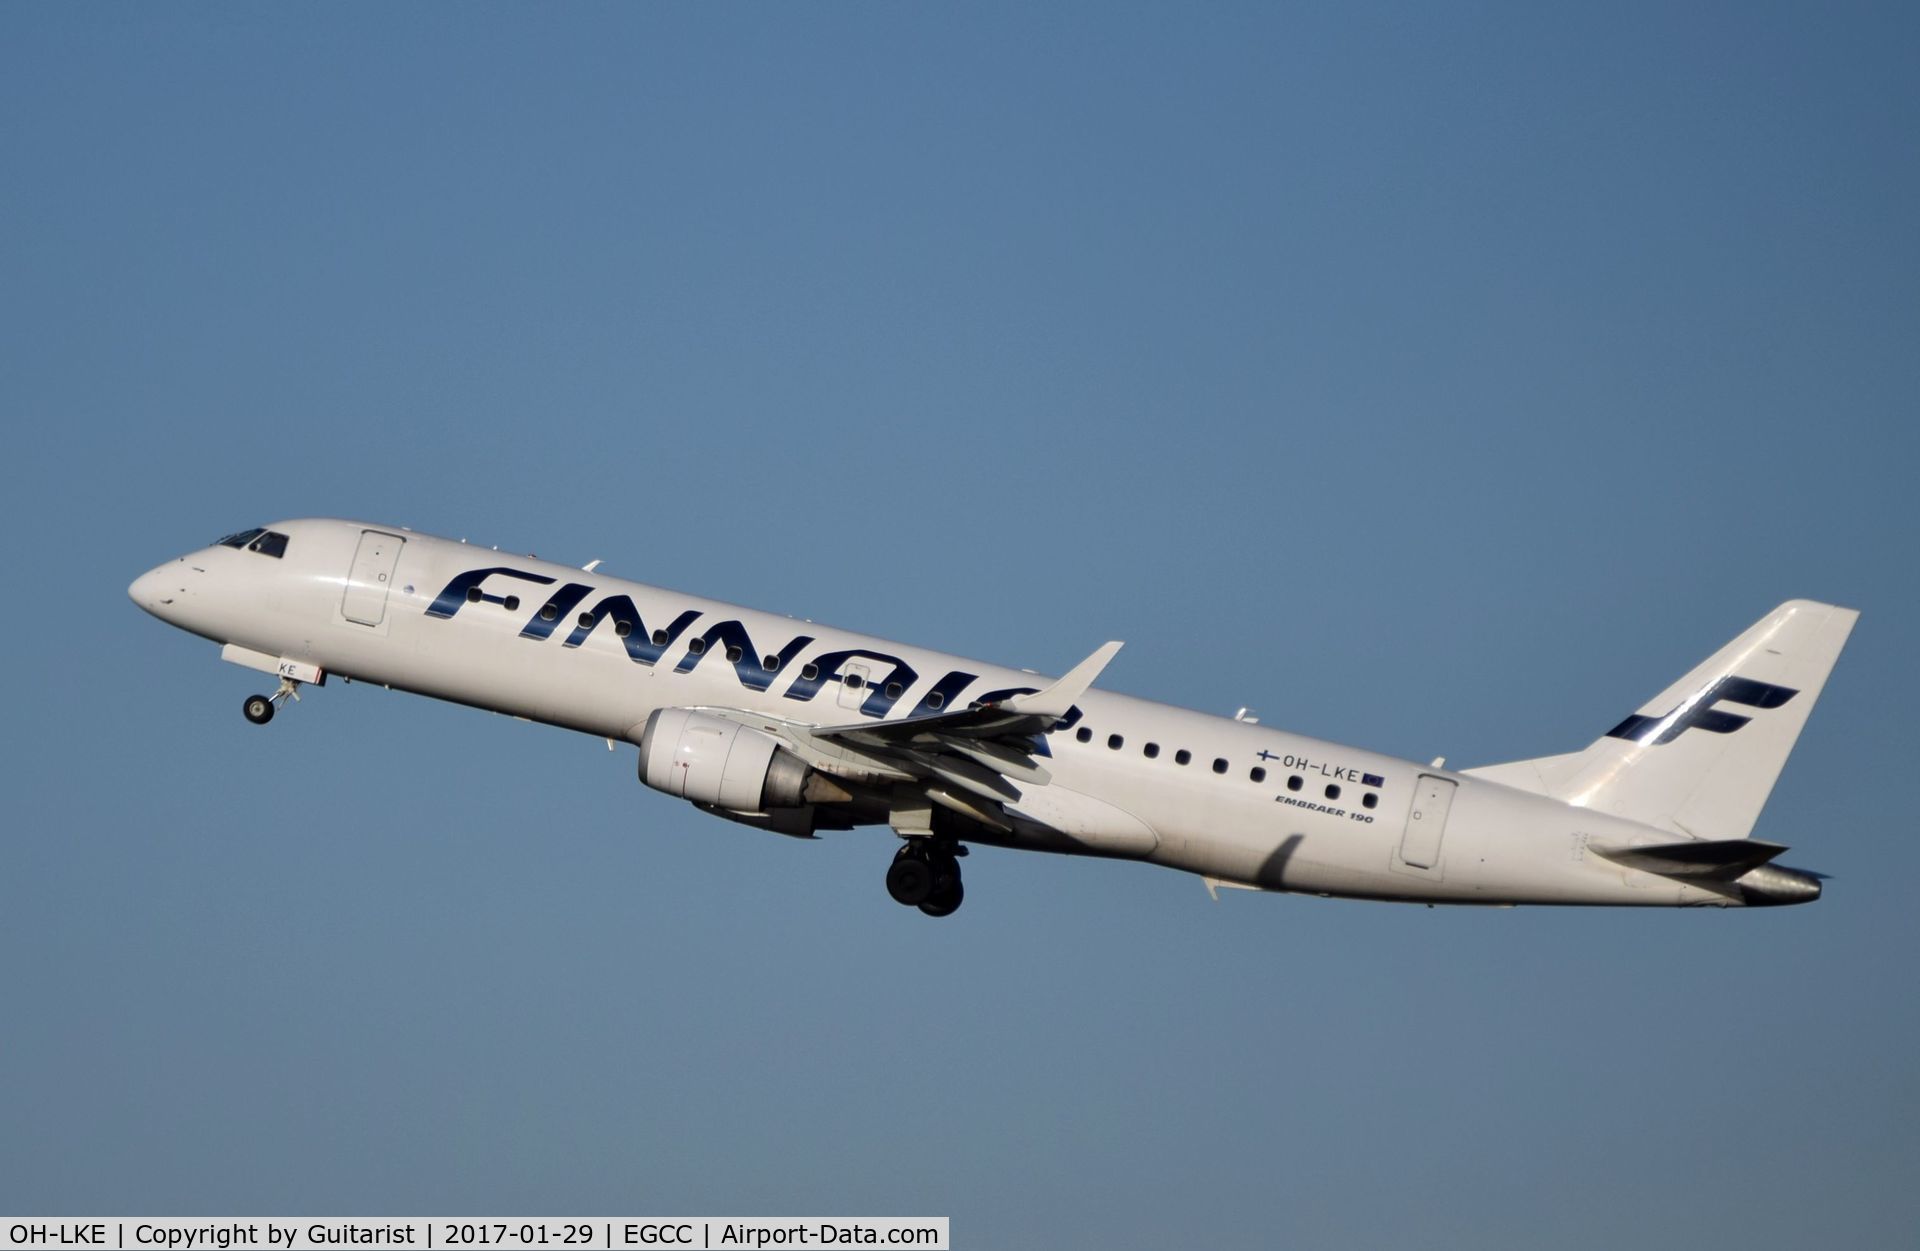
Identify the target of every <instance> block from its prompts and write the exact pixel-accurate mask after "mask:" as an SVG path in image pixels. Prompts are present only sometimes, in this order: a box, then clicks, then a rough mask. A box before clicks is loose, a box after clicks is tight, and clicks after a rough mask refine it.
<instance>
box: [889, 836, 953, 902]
mask: <svg viewBox="0 0 1920 1251" xmlns="http://www.w3.org/2000/svg"><path fill="white" fill-rule="evenodd" d="M965 854H966V849H965V848H963V847H957V846H955V845H954V844H953V843H950V842H947V841H945V840H941V841H939V842H935V841H934V840H933V839H929V838H910V839H908V840H907V841H906V843H905V844H904V845H903V846H902V847H901V848H900V850H899V851H898V852H896V853H895V854H894V857H893V863H892V864H890V865H888V866H887V893H888V894H889V895H892V896H893V898H894V902H896V903H901V904H905V905H906V906H907V907H909V908H918V909H920V911H922V912H924V913H926V914H927V915H928V916H930V917H944V916H951V915H952V914H953V912H954V911H955V910H956V909H958V908H959V907H960V903H961V901H962V900H963V899H965V898H966V896H967V892H966V888H965V887H963V886H962V885H961V883H960V861H959V859H958V857H960V856H964V855H965Z"/></svg>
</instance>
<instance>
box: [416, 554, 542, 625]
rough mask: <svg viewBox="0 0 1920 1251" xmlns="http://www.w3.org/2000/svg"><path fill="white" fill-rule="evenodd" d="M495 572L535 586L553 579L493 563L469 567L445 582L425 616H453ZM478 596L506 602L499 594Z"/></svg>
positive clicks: (496, 602) (498, 602)
mask: <svg viewBox="0 0 1920 1251" xmlns="http://www.w3.org/2000/svg"><path fill="white" fill-rule="evenodd" d="M496 573H497V574H504V575H505V576H507V577H509V578H519V579H520V580H521V581H522V582H532V583H534V584H535V585H537V586H551V585H553V579H552V578H549V577H547V576H546V575H544V574H538V573H526V572H524V571H522V570H519V569H509V568H508V567H507V566H505V565H494V566H493V567H492V568H489V569H469V570H467V571H466V572H465V573H463V574H460V575H459V576H458V577H456V578H454V580H453V581H451V582H449V583H447V587H446V589H445V590H444V591H441V592H440V594H439V596H438V597H437V598H435V600H434V601H433V603H431V604H429V605H427V616H429V617H451V616H453V614H455V613H457V612H459V611H460V610H461V609H462V608H464V607H466V605H467V602H468V601H467V597H468V595H470V594H471V593H472V592H474V591H477V590H479V588H480V584H481V583H482V582H485V581H486V580H487V579H488V578H491V577H492V576H493V575H494V574H496ZM480 598H482V599H485V600H487V601H489V602H491V603H495V604H500V603H504V602H506V600H505V597H504V596H499V595H482V596H480Z"/></svg>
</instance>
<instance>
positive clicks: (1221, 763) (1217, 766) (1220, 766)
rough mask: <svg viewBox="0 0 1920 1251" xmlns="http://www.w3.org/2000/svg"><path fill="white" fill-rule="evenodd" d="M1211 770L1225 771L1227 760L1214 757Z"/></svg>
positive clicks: (1216, 771)
mask: <svg viewBox="0 0 1920 1251" xmlns="http://www.w3.org/2000/svg"><path fill="white" fill-rule="evenodd" d="M1213 771H1214V772H1215V773H1225V772H1226V771H1227V762H1226V761H1225V760H1222V759H1219V758H1218V757H1216V758H1215V759H1214V762H1213Z"/></svg>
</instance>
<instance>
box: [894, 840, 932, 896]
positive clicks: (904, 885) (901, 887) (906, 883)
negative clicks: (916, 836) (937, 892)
mask: <svg viewBox="0 0 1920 1251" xmlns="http://www.w3.org/2000/svg"><path fill="white" fill-rule="evenodd" d="M900 852H901V854H900V855H897V856H895V857H894V858H893V863H892V864H890V865H888V866H887V894H889V895H892V896H893V901H894V902H895V903H901V904H905V905H906V906H907V907H909V908H912V907H915V906H917V905H919V904H924V903H925V902H927V900H928V898H929V897H931V896H932V894H933V889H934V880H933V866H932V865H931V864H928V863H927V860H926V857H925V856H922V855H915V854H911V853H912V852H913V848H911V847H903V848H901V849H900Z"/></svg>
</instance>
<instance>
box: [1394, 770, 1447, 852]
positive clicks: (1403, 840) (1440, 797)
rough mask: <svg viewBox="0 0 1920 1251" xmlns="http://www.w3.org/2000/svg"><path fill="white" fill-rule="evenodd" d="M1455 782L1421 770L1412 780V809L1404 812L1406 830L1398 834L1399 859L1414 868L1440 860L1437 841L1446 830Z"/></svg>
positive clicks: (1438, 841) (1438, 842)
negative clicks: (1418, 778) (1414, 780)
mask: <svg viewBox="0 0 1920 1251" xmlns="http://www.w3.org/2000/svg"><path fill="white" fill-rule="evenodd" d="M1457 789H1458V786H1457V784H1455V783H1453V782H1449V781H1448V780H1447V779H1446V778H1437V777H1434V776H1433V775H1432V774H1428V773H1423V774H1421V775H1420V780H1419V781H1418V782H1417V783H1415V786H1414V792H1413V809H1412V811H1410V812H1408V813H1407V829H1406V833H1404V834H1402V835H1401V836H1400V862H1401V863H1402V864H1406V865H1411V866H1412V867H1413V868H1416V869H1431V868H1433V867H1434V866H1435V865H1437V864H1439V863H1440V841H1441V839H1442V838H1443V837H1444V836H1445V835H1446V832H1447V810H1448V809H1449V808H1451V807H1453V792H1454V791H1455V790H1457Z"/></svg>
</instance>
